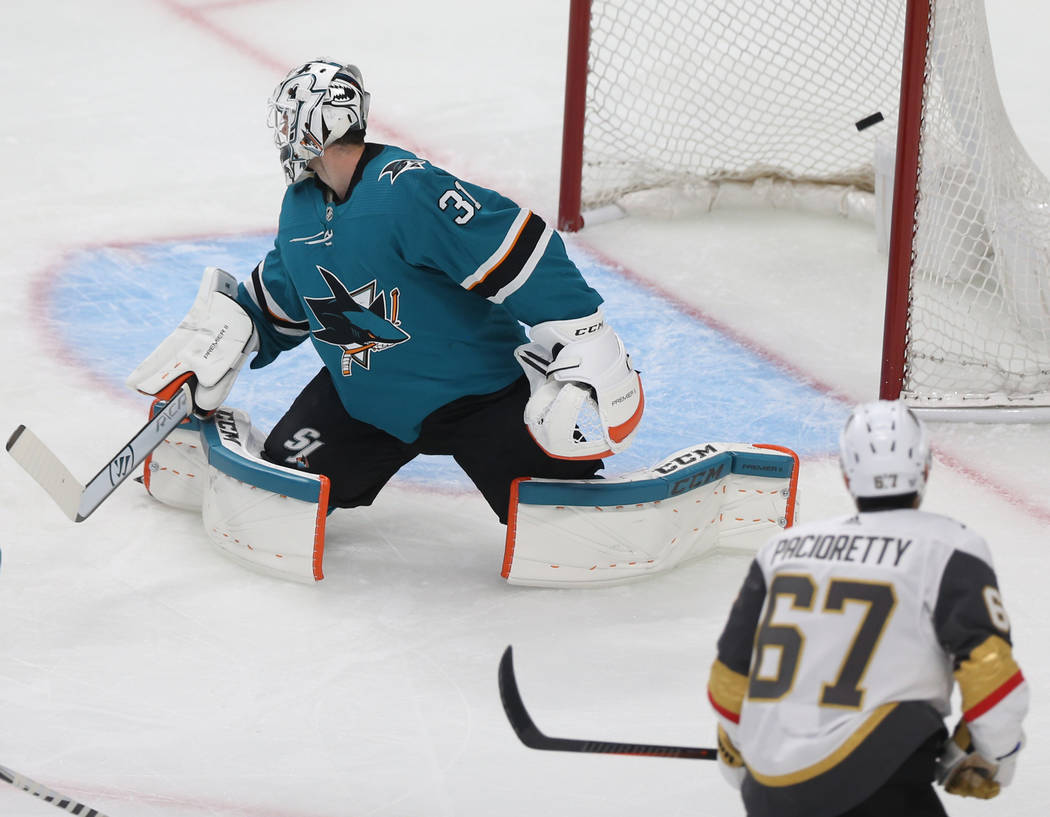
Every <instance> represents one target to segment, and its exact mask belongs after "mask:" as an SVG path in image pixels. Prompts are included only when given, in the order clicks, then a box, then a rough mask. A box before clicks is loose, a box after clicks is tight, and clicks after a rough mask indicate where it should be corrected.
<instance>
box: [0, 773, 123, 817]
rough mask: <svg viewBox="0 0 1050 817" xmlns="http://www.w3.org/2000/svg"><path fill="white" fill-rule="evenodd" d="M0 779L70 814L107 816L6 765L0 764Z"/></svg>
mask: <svg viewBox="0 0 1050 817" xmlns="http://www.w3.org/2000/svg"><path fill="white" fill-rule="evenodd" d="M0 780H3V781H4V782H5V783H10V784H11V785H12V786H14V787H15V788H16V789H21V790H22V791H24V792H27V793H29V794H31V795H33V796H34V797H39V798H40V799H41V800H43V801H44V802H45V803H50V804H51V805H53V806H57V807H58V808H60V809H63V810H64V811H68V812H69V813H70V814H76V815H78V817H106V815H105V814H103V813H102V812H101V811H99V810H98V809H93V808H91V806H85V805H84V804H83V803H78V802H77V801H76V800H74V799H73V798H72V797H66V796H65V795H64V794H59V793H58V792H57V791H52V790H51V789H49V788H48V787H47V786H43V785H41V784H40V783H37V782H36V781H35V780H30V779H29V778H28V777H25V776H24V775H20V774H19V773H18V772H15V771H12V770H11V769H9V768H7V767H6V766H0Z"/></svg>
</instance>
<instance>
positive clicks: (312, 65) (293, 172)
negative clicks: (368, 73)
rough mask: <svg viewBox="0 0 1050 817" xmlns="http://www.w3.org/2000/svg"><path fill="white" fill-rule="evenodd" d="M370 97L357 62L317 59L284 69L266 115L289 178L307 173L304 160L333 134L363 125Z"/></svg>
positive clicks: (331, 139)
mask: <svg viewBox="0 0 1050 817" xmlns="http://www.w3.org/2000/svg"><path fill="white" fill-rule="evenodd" d="M369 99H370V97H369V94H368V92H366V91H365V88H364V81H363V80H362V78H361V71H360V70H359V69H358V68H357V66H356V65H343V64H341V63H338V62H333V61H332V60H325V59H318V60H314V61H313V62H308V63H306V64H305V65H300V66H299V67H297V68H293V69H292V70H291V71H289V72H288V75H287V76H286V77H285V78H284V79H283V80H282V81H281V83H280V84H279V85H278V86H277V88H275V89H274V92H273V96H272V97H270V118H269V124H270V127H272V128H273V129H274V137H273V138H274V142H275V143H276V145H277V147H278V149H279V150H280V152H281V167H282V168H283V169H284V177H285V181H286V182H287V183H288V184H294V183H295V182H297V181H299V180H300V179H303V178H306V177H307V176H308V175H309V174H310V170H309V169H308V168H307V164H308V163H309V161H310V160H311V159H313V158H315V157H317V156H320V155H321V154H323V153H324V149H325V148H326V147H328V146H329V145H330V144H332V143H333V142H334V141H335V140H336V139H339V138H340V137H341V136H343V135H345V134H347V133H350V132H352V131H360V132H363V131H364V130H365V126H366V124H367V122H368V103H369Z"/></svg>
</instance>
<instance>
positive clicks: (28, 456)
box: [7, 383, 193, 522]
mask: <svg viewBox="0 0 1050 817" xmlns="http://www.w3.org/2000/svg"><path fill="white" fill-rule="evenodd" d="M192 411H193V395H192V392H191V391H190V386H189V384H188V383H184V384H183V385H182V386H181V387H180V388H179V390H178V391H177V392H175V395H174V396H173V397H172V398H171V400H169V401H168V402H167V403H166V404H164V406H163V407H162V408H159V410H158V411H157V413H156V414H154V416H153V417H152V418H151V419H150V421H149V422H148V423H146V425H144V426H143V427H142V428H141V429H139V431H138V433H137V434H136V435H135V436H134V437H132V438H131V439H130V440H128V442H127V444H126V445H125V446H124V447H123V448H122V449H120V451H119V452H118V453H117V455H116V456H115V457H113V458H112V459H111V460H110V461H109V462H108V463H106V465H104V466H103V467H102V469H101V470H100V471H99V472H98V473H97V474H95V476H94V477H92V478H91V479H90V480H89V481H88V482H87V483H86V484H82V483H81V482H80V481H79V480H77V479H76V477H74V476H73V474H72V473H71V472H70V470H69V469H68V468H67V467H66V466H65V465H64V464H63V463H62V461H61V460H60V459H59V458H58V457H57V456H55V454H54V453H53V452H52V451H51V449H50V448H48V447H47V446H46V445H44V443H43V442H41V440H40V438H39V437H37V436H36V434H34V433H33V432H32V431H30V430H29V429H28V428H26V427H25V426H24V425H22V426H19V427H18V428H16V429H15V430H14V433H13V434H12V435H11V437H10V439H8V441H7V450H8V452H9V453H10V454H11V456H12V457H14V458H15V460H16V461H17V462H18V464H19V465H21V466H22V467H23V468H24V469H25V471H26V473H28V474H29V476H31V477H32V478H33V479H35V480H36V481H37V483H38V484H39V485H40V487H42V488H43V489H44V490H45V491H47V493H48V494H49V495H50V497H51V498H52V499H53V500H54V501H55V503H56V504H57V505H58V507H60V508H61V509H62V511H63V513H65V515H66V516H68V517H69V518H70V519H72V520H73V521H74V522H83V521H84V520H85V519H87V518H88V517H89V516H90V515H91V513H92V511H94V510H95V508H97V507H98V506H99V505H101V504H102V503H103V502H105V501H106V498H107V497H108V496H109V495H110V494H111V493H113V491H115V490H116V489H117V486H118V485H120V483H122V482H123V481H124V480H125V479H127V478H128V477H129V476H130V475H131V474H132V473H133V472H134V471H135V469H136V468H138V467H139V466H140V465H141V464H142V462H143V461H144V460H145V459H146V457H148V456H149V455H150V453H152V451H153V449H154V448H156V447H157V446H158V445H160V444H161V443H162V442H164V438H165V437H167V436H168V435H169V434H170V433H171V432H172V431H174V430H175V429H176V428H177V427H178V425H179V423H181V422H182V421H183V420H184V419H186V418H187V417H189V416H190V413H191V412H192Z"/></svg>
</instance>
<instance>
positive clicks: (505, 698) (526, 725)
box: [499, 646, 542, 749]
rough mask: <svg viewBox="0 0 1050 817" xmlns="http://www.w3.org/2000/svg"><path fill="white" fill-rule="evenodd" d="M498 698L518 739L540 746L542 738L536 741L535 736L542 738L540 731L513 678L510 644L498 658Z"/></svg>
mask: <svg viewBox="0 0 1050 817" xmlns="http://www.w3.org/2000/svg"><path fill="white" fill-rule="evenodd" d="M499 698H500V701H502V703H503V711H504V712H506V713H507V720H508V721H510V725H511V727H512V728H513V729H514V734H516V735H517V736H518V739H519V740H520V741H521V742H522V743H524V744H525V745H526V746H528V747H530V748H534V749H536V748H542V747H540V746H537V743H538V742H539V743H542V740H540V741H537V738H542V733H540V730H539V729H537V728H536V724H535V723H533V720H532V718H531V717H529V713H528V710H526V709H525V702H524V701H522V700H521V693H520V692H519V691H518V682H517V680H516V679H515V678H514V649H513V648H512V647H510V646H508V647H507V649H505V650H504V651H503V656H502V657H501V658H500V660H499Z"/></svg>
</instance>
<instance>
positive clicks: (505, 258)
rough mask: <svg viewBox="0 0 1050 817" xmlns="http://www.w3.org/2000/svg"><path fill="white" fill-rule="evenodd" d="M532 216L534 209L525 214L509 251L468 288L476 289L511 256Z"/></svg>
mask: <svg viewBox="0 0 1050 817" xmlns="http://www.w3.org/2000/svg"><path fill="white" fill-rule="evenodd" d="M531 218H532V211H531V210H529V212H528V214H527V215H526V216H525V219H524V220H523V221H522V222H521V226H520V227H519V228H518V234H517V235H516V236H514V240H513V241H512V242H511V243H510V246H509V247H508V248H507V251H506V252H505V253H503V257H502V258H500V259H499V260H498V261H497V262H496V263H495V264H493V265H492V266H491V267H489V268H488V269H487V270H485V271H484V272H483V273H482V274H481V277H480V278H479V279H478V280H477V281H475V282H474V283H473V284H471V285H470V286H469V287H468V289H474V288H475V287H477V286H480V285H481V284H482V283H483V282H484V281H485V279H486V278H488V277H489V276H490V275H491V274H492V273H493V272H494V271H495V270H497V269H499V267H500V265H501V264H502V263H503V262H505V261H506V260H507V259H508V258H510V254H511V253H512V252H514V248H515V247H516V246H518V242H519V241H521V236H522V233H524V232H525V226H526V225H527V224H528V223H529V220H530V219H531Z"/></svg>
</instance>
